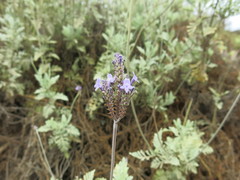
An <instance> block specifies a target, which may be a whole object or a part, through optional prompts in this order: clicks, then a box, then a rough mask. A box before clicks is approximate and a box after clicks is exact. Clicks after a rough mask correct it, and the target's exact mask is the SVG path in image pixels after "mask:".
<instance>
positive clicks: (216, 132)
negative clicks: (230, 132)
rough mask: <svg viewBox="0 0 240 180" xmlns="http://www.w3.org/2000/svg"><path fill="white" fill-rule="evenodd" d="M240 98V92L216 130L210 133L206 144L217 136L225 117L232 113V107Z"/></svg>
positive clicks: (225, 119)
mask: <svg viewBox="0 0 240 180" xmlns="http://www.w3.org/2000/svg"><path fill="white" fill-rule="evenodd" d="M239 99H240V92H239V93H238V95H237V97H236V99H235V100H234V102H233V103H232V106H231V107H230V109H229V110H228V112H227V114H226V116H225V117H224V119H223V121H222V122H221V124H220V125H219V127H218V128H217V130H216V131H215V133H214V134H213V135H212V137H211V138H210V139H209V140H208V142H207V144H206V145H209V144H210V143H211V142H212V141H213V139H214V138H215V137H216V136H217V134H218V133H219V131H220V130H221V129H222V127H223V125H224V124H225V122H226V121H227V119H228V118H229V116H230V114H231V113H232V111H233V109H234V107H235V106H236V105H237V103H238V101H239Z"/></svg>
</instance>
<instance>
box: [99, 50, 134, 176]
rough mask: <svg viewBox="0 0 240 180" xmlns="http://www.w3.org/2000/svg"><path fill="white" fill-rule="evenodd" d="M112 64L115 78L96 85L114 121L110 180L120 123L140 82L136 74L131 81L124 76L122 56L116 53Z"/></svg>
mask: <svg viewBox="0 0 240 180" xmlns="http://www.w3.org/2000/svg"><path fill="white" fill-rule="evenodd" d="M112 63H113V65H114V76H112V74H108V75H107V80H101V79H99V78H98V79H97V80H96V84H95V85H94V88H95V90H98V89H100V90H101V92H102V94H103V99H104V100H105V106H106V107H107V109H108V111H109V115H110V117H111V119H112V120H113V137H112V155H111V171H110V180H112V178H113V167H114V164H115V149H116V140H117V127H118V122H119V121H120V120H121V119H122V118H123V117H124V116H125V115H126V110H127V106H128V105H129V102H130V99H131V97H132V95H133V94H134V93H136V90H135V87H134V86H133V85H134V83H135V82H138V78H137V76H136V75H135V74H134V73H133V77H132V79H131V80H130V78H129V77H127V76H126V75H125V74H124V59H123V56H122V55H121V54H119V53H116V54H115V59H114V60H113V61H112Z"/></svg>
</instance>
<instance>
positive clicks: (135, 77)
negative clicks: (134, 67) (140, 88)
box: [131, 72, 139, 84]
mask: <svg viewBox="0 0 240 180" xmlns="http://www.w3.org/2000/svg"><path fill="white" fill-rule="evenodd" d="M134 82H139V81H138V77H137V76H136V75H135V73H134V72H133V78H132V79H131V84H133V83H134Z"/></svg>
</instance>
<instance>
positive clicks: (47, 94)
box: [35, 71, 68, 118]
mask: <svg viewBox="0 0 240 180" xmlns="http://www.w3.org/2000/svg"><path fill="white" fill-rule="evenodd" d="M35 78H36V79H37V81H38V82H39V84H40V88H39V89H37V90H36V91H35V94H36V95H37V96H36V97H35V99H37V100H42V99H44V98H46V99H47V100H48V103H46V105H45V106H44V107H43V111H42V113H43V116H44V117H45V118H48V117H49V115H51V114H52V113H53V112H54V110H55V109H56V106H55V102H56V101H57V100H63V101H68V97H67V96H66V95H64V94H63V93H59V92H56V91H54V90H53V89H52V86H53V85H54V84H55V83H56V82H57V80H58V79H59V75H56V76H53V77H51V76H50V75H49V73H46V72H45V73H42V72H41V71H39V72H38V73H37V74H35Z"/></svg>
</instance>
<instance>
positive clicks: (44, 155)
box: [33, 126, 55, 179]
mask: <svg viewBox="0 0 240 180" xmlns="http://www.w3.org/2000/svg"><path fill="white" fill-rule="evenodd" d="M33 128H34V130H35V132H36V135H37V138H38V142H39V144H40V147H41V150H42V154H43V157H44V160H45V163H46V165H47V169H48V171H49V173H50V174H51V177H53V178H54V179H55V176H54V174H53V172H52V170H51V167H50V164H49V162H48V159H47V156H46V152H45V150H44V147H43V144H42V140H41V137H40V135H39V133H38V130H37V127H36V126H34V127H33Z"/></svg>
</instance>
